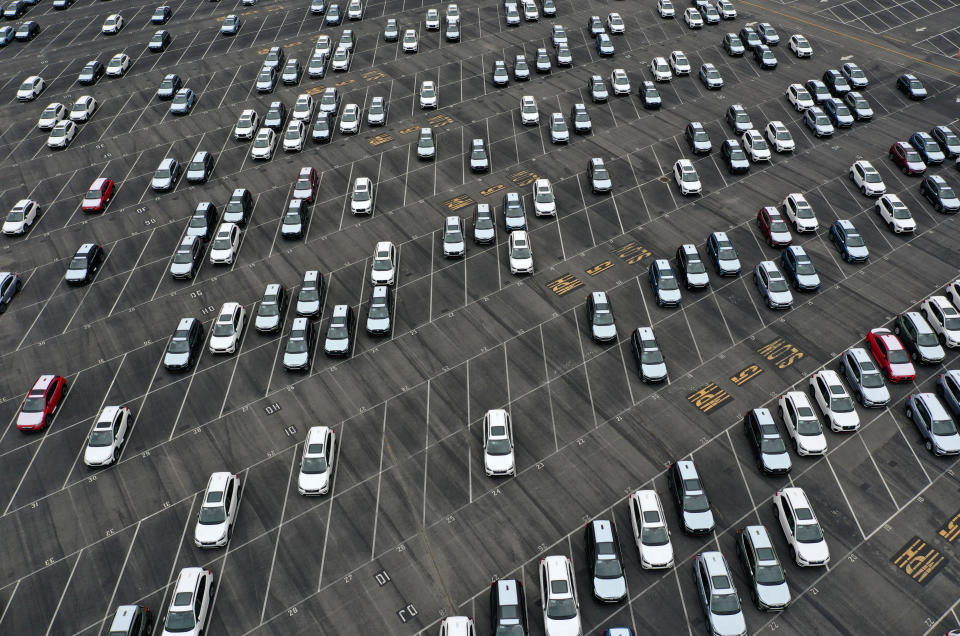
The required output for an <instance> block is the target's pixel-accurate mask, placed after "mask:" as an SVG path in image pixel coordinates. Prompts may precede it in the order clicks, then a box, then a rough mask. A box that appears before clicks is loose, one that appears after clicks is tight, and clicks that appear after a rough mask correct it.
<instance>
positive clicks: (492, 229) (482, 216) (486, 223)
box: [473, 203, 497, 245]
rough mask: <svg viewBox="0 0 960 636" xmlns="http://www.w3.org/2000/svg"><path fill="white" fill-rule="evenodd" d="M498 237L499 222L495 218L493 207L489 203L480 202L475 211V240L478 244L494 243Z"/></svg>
mask: <svg viewBox="0 0 960 636" xmlns="http://www.w3.org/2000/svg"><path fill="white" fill-rule="evenodd" d="M496 239H497V224H496V220H495V219H494V218H493V207H492V206H491V205H490V204H489V203H478V204H477V208H476V210H475V211H474V213H473V242H474V243H477V244H478V245H481V244H485V243H493V242H494V241H495V240H496Z"/></svg>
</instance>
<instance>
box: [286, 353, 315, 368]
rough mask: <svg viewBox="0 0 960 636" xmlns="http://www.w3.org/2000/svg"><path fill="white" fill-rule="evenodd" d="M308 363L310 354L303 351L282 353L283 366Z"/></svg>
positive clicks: (303, 365) (300, 365) (296, 365)
mask: <svg viewBox="0 0 960 636" xmlns="http://www.w3.org/2000/svg"><path fill="white" fill-rule="evenodd" d="M308 364H310V354H309V353H307V352H303V353H287V352H284V353H283V366H285V367H305V366H307V365H308Z"/></svg>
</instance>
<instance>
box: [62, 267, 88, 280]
mask: <svg viewBox="0 0 960 636" xmlns="http://www.w3.org/2000/svg"><path fill="white" fill-rule="evenodd" d="M86 276H87V272H86V270H83V269H68V270H67V275H66V277H65V278H66V279H67V280H83V279H84V278H86Z"/></svg>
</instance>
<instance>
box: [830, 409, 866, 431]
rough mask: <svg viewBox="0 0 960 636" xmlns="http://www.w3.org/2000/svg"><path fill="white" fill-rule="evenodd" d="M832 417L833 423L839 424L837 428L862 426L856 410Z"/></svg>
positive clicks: (835, 414)
mask: <svg viewBox="0 0 960 636" xmlns="http://www.w3.org/2000/svg"><path fill="white" fill-rule="evenodd" d="M831 417H832V419H833V421H834V422H836V423H837V426H840V427H848V426H857V425H858V424H860V416H859V415H857V412H856V410H853V411H850V412H849V413H833V414H832V415H831Z"/></svg>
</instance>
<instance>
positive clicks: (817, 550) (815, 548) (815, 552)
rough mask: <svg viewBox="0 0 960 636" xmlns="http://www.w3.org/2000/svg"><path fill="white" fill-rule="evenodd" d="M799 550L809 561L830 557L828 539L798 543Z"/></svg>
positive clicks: (825, 559) (824, 559) (823, 559)
mask: <svg viewBox="0 0 960 636" xmlns="http://www.w3.org/2000/svg"><path fill="white" fill-rule="evenodd" d="M796 546H797V552H798V553H800V556H801V557H803V558H804V559H805V560H807V561H814V562H816V561H827V560H829V559H830V549H829V548H828V547H827V542H826V541H819V542H817V543H800V542H797V543H796Z"/></svg>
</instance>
